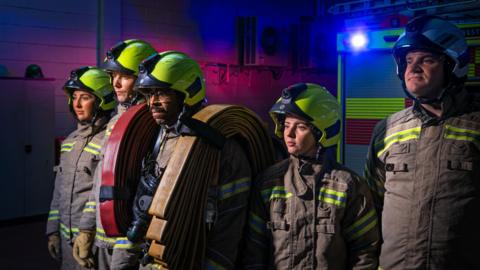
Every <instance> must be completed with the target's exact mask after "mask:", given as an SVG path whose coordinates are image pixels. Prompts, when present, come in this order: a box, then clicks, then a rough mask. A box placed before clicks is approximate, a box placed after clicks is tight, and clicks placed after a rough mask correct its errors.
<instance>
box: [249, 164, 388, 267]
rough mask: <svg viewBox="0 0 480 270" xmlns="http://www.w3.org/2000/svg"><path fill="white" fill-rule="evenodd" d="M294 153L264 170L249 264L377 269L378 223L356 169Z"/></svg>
mask: <svg viewBox="0 0 480 270" xmlns="http://www.w3.org/2000/svg"><path fill="white" fill-rule="evenodd" d="M321 169H322V165H321V164H318V163H311V162H307V161H303V160H299V159H298V158H296V157H294V156H291V157H290V158H289V159H287V160H284V161H282V162H280V163H278V164H276V165H274V166H272V167H270V168H269V169H267V170H266V171H265V172H264V173H263V174H261V175H260V177H259V179H258V182H257V183H258V186H257V187H256V188H255V189H254V191H253V194H252V202H251V208H250V213H249V219H248V230H247V231H248V234H247V245H246V253H245V256H244V264H245V268H246V269H376V267H377V257H378V249H379V244H380V243H379V238H380V236H379V225H378V224H377V223H378V220H377V215H376V212H375V208H374V205H373V201H372V198H371V194H370V191H369V189H368V186H367V184H366V183H365V181H364V180H362V179H361V178H360V177H358V176H357V175H356V174H354V173H353V172H351V171H349V170H347V169H346V168H343V167H341V166H340V165H339V164H336V165H334V167H333V169H332V170H331V171H330V172H327V173H325V174H324V175H323V178H322V179H319V177H320V176H321V175H320V174H321Z"/></svg>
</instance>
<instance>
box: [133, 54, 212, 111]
mask: <svg viewBox="0 0 480 270" xmlns="http://www.w3.org/2000/svg"><path fill="white" fill-rule="evenodd" d="M139 69H140V72H139V75H138V79H137V81H136V82H135V87H134V89H135V90H136V91H139V92H140V93H142V94H143V95H149V93H150V90H149V89H156V88H164V89H172V90H174V91H177V92H180V93H182V94H183V95H184V96H185V98H184V104H186V105H188V106H193V105H195V104H198V103H199V102H201V101H203V100H204V98H205V79H204V77H203V72H202V70H201V69H200V66H199V65H198V63H197V62H196V61H195V60H193V59H192V58H190V57H189V56H188V55H186V54H184V53H181V52H176V51H166V52H162V53H159V54H154V55H151V56H150V57H149V58H147V59H146V60H145V61H143V62H142V64H141V65H140V67H139Z"/></svg>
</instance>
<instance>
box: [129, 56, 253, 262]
mask: <svg viewBox="0 0 480 270" xmlns="http://www.w3.org/2000/svg"><path fill="white" fill-rule="evenodd" d="M141 70H142V72H141V74H140V76H139V78H138V80H137V83H136V89H137V90H138V91H139V92H141V93H142V94H143V95H145V97H146V98H147V100H148V104H149V107H150V110H151V113H152V117H153V119H154V120H155V121H156V122H157V124H159V125H160V131H159V134H158V137H157V142H156V144H155V147H154V149H153V150H152V153H153V154H152V155H151V157H150V158H148V157H147V158H146V159H145V162H144V164H146V165H147V166H148V167H144V168H143V169H142V171H144V172H145V174H144V175H143V177H142V181H140V184H139V186H138V190H137V194H136V197H135V200H134V209H133V213H134V221H133V222H132V226H131V227H130V229H129V232H128V233H127V235H128V236H129V239H132V240H134V241H141V239H143V237H144V236H145V231H146V229H147V225H148V224H149V219H150V217H149V216H148V215H147V212H146V211H147V210H148V206H149V204H148V205H142V203H141V202H142V201H143V202H145V201H151V199H152V196H153V194H154V192H155V189H156V187H157V185H158V183H159V181H160V180H161V178H162V172H164V171H165V168H166V166H170V165H169V163H168V161H169V158H170V157H171V156H172V154H173V153H174V151H175V146H176V144H177V142H178V138H179V137H180V136H181V135H180V130H183V124H182V122H181V121H180V120H179V117H180V115H183V117H189V116H191V115H193V114H194V113H196V112H197V111H199V110H200V109H201V108H202V107H203V105H204V101H205V93H206V91H205V81H204V76H203V73H202V71H201V69H200V67H199V65H198V64H197V62H195V61H194V60H193V59H191V58H190V57H188V56H187V55H185V54H183V53H180V52H173V51H170V52H163V53H161V54H157V55H154V56H152V57H150V58H149V59H147V60H145V62H144V63H143V64H142V65H141ZM220 160H221V163H220V168H221V169H220V172H219V175H220V177H219V186H216V187H211V188H210V190H209V192H208V194H209V195H208V196H209V198H208V203H207V204H208V205H209V206H207V209H210V210H209V211H208V213H206V215H205V216H206V219H205V222H206V223H207V227H209V228H210V229H209V231H208V240H207V245H206V254H205V257H206V259H205V262H204V267H205V268H208V269H234V267H235V263H236V260H237V255H238V252H239V245H240V241H241V239H242V232H243V226H244V224H245V219H246V214H247V204H248V196H249V190H250V186H249V184H250V179H251V178H250V174H251V170H250V165H249V162H248V160H247V157H246V155H245V153H244V152H243V150H242V148H241V147H240V145H239V144H238V143H237V142H236V141H235V140H233V139H228V140H226V142H225V145H224V146H223V148H222V150H221V159H220ZM185 259H186V260H188V259H189V258H185ZM157 267H159V265H157V264H153V263H151V264H148V265H146V266H145V267H144V269H150V268H151V269H155V268H157Z"/></svg>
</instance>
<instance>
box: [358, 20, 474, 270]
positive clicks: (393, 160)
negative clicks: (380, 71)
mask: <svg viewBox="0 0 480 270" xmlns="http://www.w3.org/2000/svg"><path fill="white" fill-rule="evenodd" d="M393 56H394V58H395V61H396V65H397V74H398V77H399V78H400V80H401V82H402V85H403V88H404V90H405V93H406V95H407V96H408V97H410V98H412V99H413V101H414V104H413V106H412V107H410V108H407V109H404V110H402V111H400V112H397V113H395V114H393V115H391V116H389V117H388V118H387V119H385V120H383V121H381V122H380V123H378V124H377V126H376V127H375V129H374V132H373V135H372V140H371V143H370V146H369V152H368V156H367V163H366V177H367V178H368V180H369V184H370V187H371V188H372V190H373V191H374V194H375V195H376V196H375V197H376V198H377V206H378V210H379V212H380V213H381V219H382V235H383V245H382V248H381V255H380V267H382V268H383V269H480V261H479V260H478V252H477V251H478V243H480V232H479V231H478V228H480V221H479V219H478V218H477V217H476V215H477V214H478V213H477V212H478V209H480V195H479V194H480V186H479V182H478V180H479V179H480V166H479V165H480V163H479V160H480V151H479V150H480V112H479V106H478V100H475V98H474V96H473V95H471V94H469V93H468V92H467V91H466V89H465V80H466V77H467V71H468V51H467V44H466V41H465V37H464V34H463V32H462V31H461V30H460V29H459V28H457V27H456V26H455V25H453V24H452V23H450V22H447V21H446V20H444V19H441V18H439V17H435V16H421V17H417V18H414V19H413V20H411V21H410V22H409V23H408V24H407V25H406V28H405V32H404V33H403V34H402V35H401V36H400V38H399V39H398V40H397V42H396V43H395V45H394V48H393Z"/></svg>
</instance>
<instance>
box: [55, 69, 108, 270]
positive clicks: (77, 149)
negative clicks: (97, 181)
mask: <svg viewBox="0 0 480 270" xmlns="http://www.w3.org/2000/svg"><path fill="white" fill-rule="evenodd" d="M64 90H65V92H66V93H67V96H68V106H69V108H70V111H71V112H72V114H73V115H74V117H75V119H76V120H77V122H78V124H77V130H75V131H74V132H73V133H71V134H70V135H69V136H68V137H67V138H66V139H65V140H64V141H63V143H62V145H61V150H60V151H61V156H60V164H59V165H58V166H56V167H55V172H56V178H55V189H54V192H53V199H52V203H51V206H50V212H49V216H48V222H47V235H48V250H49V251H50V254H51V255H52V257H53V258H55V259H57V260H61V261H62V269H81V268H80V267H78V265H77V264H76V262H75V261H74V260H73V257H72V244H73V241H74V240H75V238H76V237H77V235H78V233H79V223H80V218H81V216H82V211H83V208H84V207H85V206H87V205H88V203H87V201H88V197H89V195H90V193H91V189H92V186H93V173H94V171H95V168H96V167H97V164H98V161H99V157H100V145H101V141H102V138H103V136H104V134H105V128H106V124H107V122H108V120H109V119H110V115H111V113H112V112H113V109H114V108H115V100H114V98H113V88H112V85H111V83H110V76H109V75H108V73H106V72H105V71H103V70H101V69H99V68H95V67H82V68H79V69H76V70H73V71H72V72H71V74H70V79H69V80H68V81H67V82H66V83H65V85H64ZM89 263H91V261H90V262H89Z"/></svg>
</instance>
